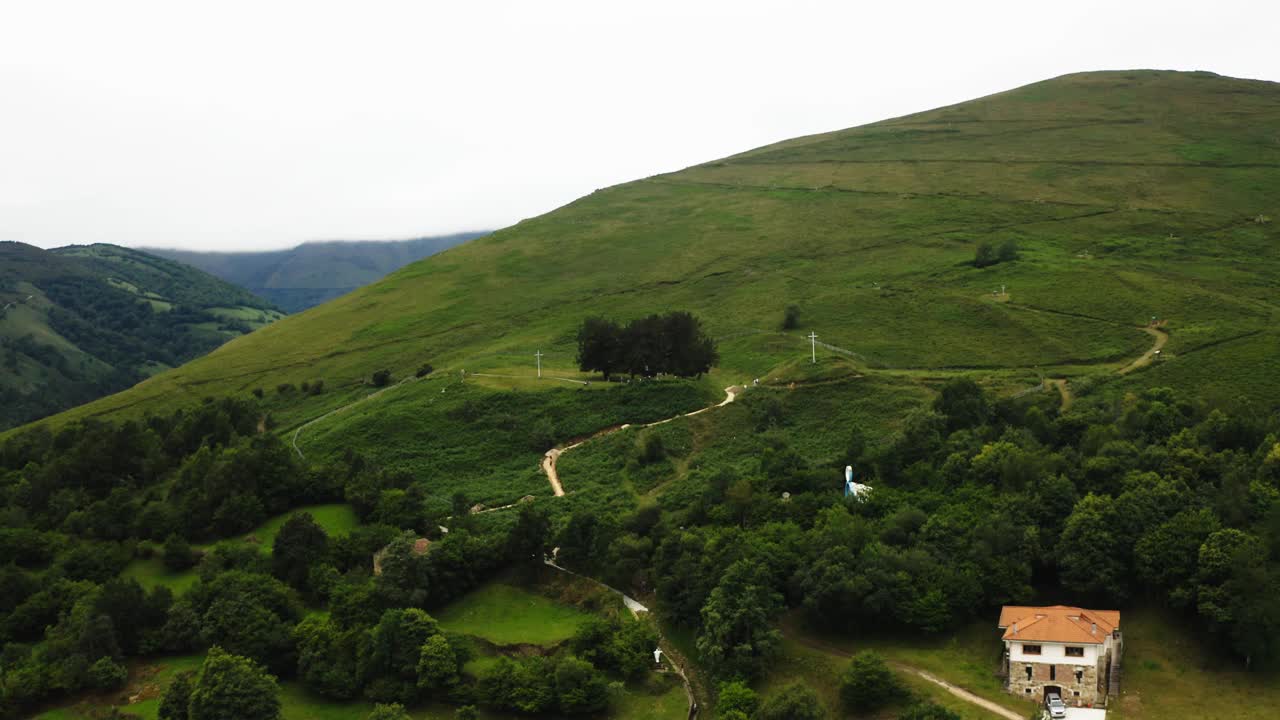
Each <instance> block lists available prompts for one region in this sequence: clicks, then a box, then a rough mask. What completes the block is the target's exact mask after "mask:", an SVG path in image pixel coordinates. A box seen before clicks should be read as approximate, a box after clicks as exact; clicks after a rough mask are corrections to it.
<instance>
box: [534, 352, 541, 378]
mask: <svg viewBox="0 0 1280 720" xmlns="http://www.w3.org/2000/svg"><path fill="white" fill-rule="evenodd" d="M533 356H534V357H535V358H537V359H538V377H539V378H541V377H542V351H541V350H539V351H538V352H536V353H534V354H533Z"/></svg>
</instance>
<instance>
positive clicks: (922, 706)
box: [898, 702, 1043, 720]
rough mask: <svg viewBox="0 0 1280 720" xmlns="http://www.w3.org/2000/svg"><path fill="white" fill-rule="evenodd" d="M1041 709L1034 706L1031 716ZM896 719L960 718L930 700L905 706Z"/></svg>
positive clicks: (1038, 715)
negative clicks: (904, 709)
mask: <svg viewBox="0 0 1280 720" xmlns="http://www.w3.org/2000/svg"><path fill="white" fill-rule="evenodd" d="M1042 713H1043V711H1042V710H1041V709H1040V708H1036V710H1035V711H1034V713H1033V714H1032V717H1035V718H1039V717H1041V715H1042ZM898 720H960V716H959V715H957V714H955V713H953V712H951V711H950V710H948V709H946V708H944V707H942V706H941V705H934V704H933V703H931V702H925V703H919V704H917V705H912V706H911V707H909V708H907V709H906V711H905V712H903V713H902V714H901V715H899V716H898Z"/></svg>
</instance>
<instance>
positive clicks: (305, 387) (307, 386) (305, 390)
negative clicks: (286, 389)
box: [298, 380, 311, 395]
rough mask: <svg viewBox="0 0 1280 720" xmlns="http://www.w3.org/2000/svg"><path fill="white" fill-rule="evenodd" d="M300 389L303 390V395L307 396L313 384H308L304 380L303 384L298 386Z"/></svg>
mask: <svg viewBox="0 0 1280 720" xmlns="http://www.w3.org/2000/svg"><path fill="white" fill-rule="evenodd" d="M298 389H299V390H301V391H302V393H303V394H304V395H305V394H307V393H309V392H311V383H309V382H307V381H306V380H303V381H302V384H301V385H299V386H298Z"/></svg>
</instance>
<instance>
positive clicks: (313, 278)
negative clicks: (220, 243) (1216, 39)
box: [148, 232, 484, 313]
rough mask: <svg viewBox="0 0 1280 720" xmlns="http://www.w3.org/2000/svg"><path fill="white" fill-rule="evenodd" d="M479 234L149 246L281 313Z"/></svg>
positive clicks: (324, 299)
mask: <svg viewBox="0 0 1280 720" xmlns="http://www.w3.org/2000/svg"><path fill="white" fill-rule="evenodd" d="M481 235H484V233H478V232H470V233H458V234H456V235H444V236H440V237H424V238H414V239H412V240H388V241H363V242H309V243H303V244H302V245H299V246H297V247H294V248H290V249H288V250H268V251H264V252H195V251H191V250H169V249H161V248H155V249H149V250H148V252H150V253H152V254H154V255H159V256H161V257H166V258H169V259H171V260H177V261H178V262H182V263H186V264H188V265H191V266H193V267H197V268H200V269H201V270H204V271H205V272H207V273H209V274H211V275H215V276H217V277H220V278H222V279H223V280H226V281H227V282H231V283H235V284H236V285H239V286H241V287H244V288H248V289H249V290H250V291H252V292H253V293H254V294H255V295H258V296H259V297H263V298H266V299H267V300H269V301H271V302H272V303H273V304H274V305H276V306H277V307H280V308H283V309H284V310H285V311H286V312H290V313H295V312H301V311H303V310H306V309H307V308H309V307H314V306H316V305H319V304H321V303H323V302H327V301H329V300H332V299H333V298H336V297H338V296H340V295H344V294H346V293H349V292H351V291H352V290H355V289H356V288H359V287H362V286H364V285H368V284H369V283H371V282H374V281H376V280H380V279H381V278H382V277H383V276H385V275H386V274H387V273H389V272H392V271H393V270H398V269H400V268H402V267H404V266H405V265H408V264H409V263H411V262H413V261H415V260H420V259H422V258H424V257H428V256H430V255H434V254H435V253H438V252H440V251H442V250H446V249H448V248H451V247H453V246H454V245H457V244H459V243H464V242H466V241H468V240H471V239H473V238H477V237H480V236H481Z"/></svg>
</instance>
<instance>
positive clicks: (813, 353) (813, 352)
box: [809, 331, 818, 364]
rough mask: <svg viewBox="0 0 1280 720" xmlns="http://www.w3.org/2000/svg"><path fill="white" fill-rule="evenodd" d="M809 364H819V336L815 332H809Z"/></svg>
mask: <svg viewBox="0 0 1280 720" xmlns="http://www.w3.org/2000/svg"><path fill="white" fill-rule="evenodd" d="M809 362H811V363H814V364H816V363H817V362H818V335H817V333H815V332H813V331H810V332H809Z"/></svg>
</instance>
